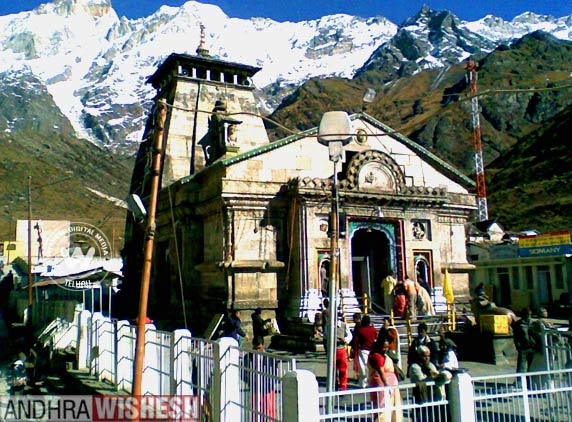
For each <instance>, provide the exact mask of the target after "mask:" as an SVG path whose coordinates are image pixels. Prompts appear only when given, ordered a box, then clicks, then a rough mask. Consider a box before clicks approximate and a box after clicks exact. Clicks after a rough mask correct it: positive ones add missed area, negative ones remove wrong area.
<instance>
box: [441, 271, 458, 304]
mask: <svg viewBox="0 0 572 422" xmlns="http://www.w3.org/2000/svg"><path fill="white" fill-rule="evenodd" d="M443 295H444V296H445V299H447V303H448V304H451V303H453V302H455V295H454V294H453V286H452V285H451V280H450V279H449V271H448V270H447V268H445V274H444V275H443Z"/></svg>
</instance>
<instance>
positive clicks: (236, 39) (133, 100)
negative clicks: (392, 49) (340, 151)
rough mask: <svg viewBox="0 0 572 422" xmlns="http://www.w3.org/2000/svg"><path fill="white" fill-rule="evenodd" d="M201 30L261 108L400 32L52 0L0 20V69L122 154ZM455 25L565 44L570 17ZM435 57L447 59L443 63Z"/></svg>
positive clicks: (202, 9)
mask: <svg viewBox="0 0 572 422" xmlns="http://www.w3.org/2000/svg"><path fill="white" fill-rule="evenodd" d="M201 24H203V25H204V26H205V28H206V31H207V48H208V49H209V50H210V54H211V55H212V56H214V57H218V58H221V59H225V60H229V61H233V62H239V63H245V64H249V65H253V66H258V67H262V70H261V71H260V72H258V74H256V75H255V77H254V83H255V85H256V86H257V87H258V88H264V87H267V86H270V85H272V86H273V89H272V91H273V92H275V93H276V92H278V94H277V95H276V94H275V95H274V97H273V98H264V97H263V95H262V96H261V101H262V102H263V103H264V105H265V106H266V108H267V109H268V108H270V109H271V108H273V107H275V106H276V105H277V104H278V102H279V100H280V99H281V98H283V97H284V96H285V95H286V94H287V93H289V92H290V91H291V90H292V89H293V88H292V87H294V86H297V85H299V84H301V83H302V82H304V81H305V80H307V79H309V78H312V77H327V76H340V77H346V78H351V77H353V76H354V74H355V73H356V72H357V71H358V70H359V69H360V68H361V67H362V66H363V64H364V63H366V62H367V61H368V59H369V58H370V57H371V56H372V55H373V54H374V53H375V52H376V51H377V50H378V49H379V48H380V47H382V46H383V45H384V44H386V43H388V42H389V41H391V40H392V39H393V37H395V36H396V34H398V29H399V28H398V27H397V26H396V25H395V24H394V23H392V22H390V21H388V20H387V19H385V18H383V17H372V18H368V19H364V18H359V17H354V16H349V15H333V16H324V17H322V18H321V19H316V20H311V21H303V22H296V23H293V22H282V23H279V22H275V21H273V20H271V19H263V18H253V19H249V20H245V19H234V18H229V17H228V16H227V15H226V14H225V13H224V12H223V11H222V10H221V9H220V8H219V7H217V6H214V5H207V4H202V3H199V2H196V1H188V2H186V3H185V4H184V5H183V6H181V7H169V6H163V7H161V8H160V9H159V10H158V11H157V12H155V13H154V14H152V15H150V16H148V17H145V18H140V19H126V18H125V17H119V16H117V13H116V12H115V11H114V10H113V8H112V6H111V2H110V1H109V0H54V1H52V2H51V3H46V4H43V5H41V6H39V7H38V8H37V9H35V10H33V11H31V12H22V13H19V14H13V15H8V16H1V17H0V51H1V52H2V57H3V60H2V61H0V72H3V71H10V70H16V69H23V68H26V69H29V70H30V71H31V72H32V73H33V74H35V75H36V76H37V77H38V78H39V79H40V80H42V81H44V83H45V84H46V86H47V89H48V92H49V93H50V94H51V95H52V96H53V98H54V101H55V102H56V104H57V105H58V106H59V107H60V109H61V110H62V112H63V113H64V114H65V115H66V116H67V117H68V118H69V119H70V121H71V122H72V124H73V126H74V128H75V130H76V131H77V133H78V135H79V136H83V137H85V138H87V139H89V140H91V141H93V142H97V143H98V144H100V145H102V146H104V147H106V148H110V149H112V150H114V151H117V152H125V151H128V150H130V149H131V150H132V149H133V148H130V147H129V145H130V144H131V145H132V144H134V143H137V142H139V141H140V139H141V135H142V130H143V126H144V122H145V120H146V116H147V112H148V109H149V107H150V104H151V101H152V98H153V96H154V94H155V93H154V92H153V90H152V88H151V87H150V86H148V85H147V84H145V80H146V78H147V77H148V76H150V75H151V74H152V73H153V72H154V71H155V69H156V67H157V66H158V65H159V64H160V63H161V62H162V60H163V59H165V58H166V57H167V56H168V55H169V54H171V53H173V52H175V53H187V54H195V50H196V48H197V46H198V44H199V38H200V25H201ZM455 24H456V25H458V27H459V28H461V29H462V30H463V31H464V34H465V35H464V36H465V39H466V38H467V37H469V39H472V36H471V35H470V33H473V34H474V33H477V34H479V35H480V36H481V37H483V39H485V38H486V39H488V40H490V44H491V45H492V44H497V43H499V42H501V41H505V40H511V39H513V38H515V37H518V36H521V35H524V34H525V33H527V32H531V31H533V30H536V29H539V28H540V27H542V28H546V30H548V31H549V32H551V33H553V34H554V35H556V36H559V37H561V38H564V39H572V36H571V28H572V16H571V17H567V18H566V17H564V18H559V19H554V18H552V17H547V16H538V15H534V14H532V13H529V14H523V15H521V16H519V17H517V18H515V19H514V20H513V21H512V22H510V23H509V22H505V21H503V20H500V19H497V18H494V17H493V16H487V17H485V18H483V19H481V20H480V21H477V22H457V21H455ZM408 25H410V26H411V27H410V28H409V27H404V28H401V32H403V31H406V32H408V34H409V36H410V37H412V38H415V37H417V38H418V39H421V38H422V35H423V34H425V35H423V36H426V34H427V33H428V31H429V28H428V27H427V26H426V25H425V26H424V25H423V22H419V25H417V24H416V25H412V23H411V22H409V24H408ZM444 34H447V33H446V32H444ZM466 34H469V35H466ZM453 38H454V37H452V36H451V37H450V36H449V35H446V36H445V37H444V39H443V40H441V41H440V43H439V44H430V43H427V42H425V43H421V44H419V45H420V46H421V47H420V48H427V49H430V48H433V49H434V45H438V48H439V49H441V50H442V51H440V52H435V51H430V50H429V51H425V52H421V53H423V54H422V55H423V57H425V60H426V61H431V62H432V66H435V67H439V66H446V65H447V63H446V62H447V61H451V60H455V57H457V56H459V57H458V58H457V59H458V60H461V59H463V55H464V54H465V52H464V51H463V50H462V49H459V48H458V47H456V46H455V45H454V42H455V40H454V39H453ZM444 51H448V52H449V53H448V55H447V60H445V61H444V60H443V57H444V56H445V55H444V54H443V52H444ZM437 53H439V54H437ZM0 129H1V128H0Z"/></svg>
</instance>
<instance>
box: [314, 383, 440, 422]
mask: <svg viewBox="0 0 572 422" xmlns="http://www.w3.org/2000/svg"><path fill="white" fill-rule="evenodd" d="M420 389H423V392H421V391H420ZM444 390H445V386H437V385H435V383H434V382H433V381H429V382H427V383H421V384H420V385H417V384H411V383H407V384H399V385H398V386H389V387H373V388H365V389H358V390H347V391H335V392H323V393H322V392H321V393H320V394H319V403H320V420H321V421H355V420H385V421H393V420H398V421H435V422H446V421H449V420H451V419H450V417H449V412H448V400H447V398H446V396H445V394H444Z"/></svg>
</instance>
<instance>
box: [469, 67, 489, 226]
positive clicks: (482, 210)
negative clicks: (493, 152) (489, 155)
mask: <svg viewBox="0 0 572 422" xmlns="http://www.w3.org/2000/svg"><path fill="white" fill-rule="evenodd" d="M477 67H478V64H477V62H476V61H474V60H469V61H468V63H467V66H466V67H465V69H467V79H468V82H469V86H470V95H471V117H472V120H473V143H474V146H475V176H476V183H477V221H484V220H488V219H489V211H488V208H487V187H486V182H485V169H484V165H483V146H482V142H481V124H480V121H479V98H478V95H477V94H478V90H477Z"/></svg>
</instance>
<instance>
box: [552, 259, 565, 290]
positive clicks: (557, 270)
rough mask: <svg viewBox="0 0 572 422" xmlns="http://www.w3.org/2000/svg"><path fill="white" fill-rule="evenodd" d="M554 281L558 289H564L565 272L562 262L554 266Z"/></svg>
mask: <svg viewBox="0 0 572 422" xmlns="http://www.w3.org/2000/svg"><path fill="white" fill-rule="evenodd" d="M554 277H555V278H556V280H555V281H554V284H555V287H556V288H557V289H564V273H563V271H562V264H556V265H555V266H554Z"/></svg>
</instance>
